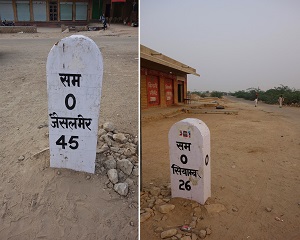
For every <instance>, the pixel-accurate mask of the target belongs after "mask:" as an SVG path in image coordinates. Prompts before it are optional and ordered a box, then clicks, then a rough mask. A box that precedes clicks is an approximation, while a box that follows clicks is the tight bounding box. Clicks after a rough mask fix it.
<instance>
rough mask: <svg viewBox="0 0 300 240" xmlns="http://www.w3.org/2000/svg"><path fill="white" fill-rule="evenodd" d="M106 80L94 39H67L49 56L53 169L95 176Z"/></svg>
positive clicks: (81, 37) (50, 135) (50, 131)
mask: <svg viewBox="0 0 300 240" xmlns="http://www.w3.org/2000/svg"><path fill="white" fill-rule="evenodd" d="M102 79H103V59H102V55H101V52H100V50H99V48H98V46H97V45H96V44H95V42H94V41H93V40H91V39H90V38H88V37H85V36H82V35H73V36H70V37H67V38H64V39H62V40H60V41H59V42H57V43H56V44H55V45H54V46H53V47H52V49H51V51H50V52H49V55H48V59H47V90H48V118H49V143H50V167H54V168H68V169H73V170H76V171H84V172H88V173H94V172H95V160H96V147H97V133H98V119H99V112H100V99H101V88H102Z"/></svg>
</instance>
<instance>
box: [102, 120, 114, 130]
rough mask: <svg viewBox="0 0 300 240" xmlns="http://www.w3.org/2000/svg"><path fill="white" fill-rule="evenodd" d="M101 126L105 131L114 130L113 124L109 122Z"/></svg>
mask: <svg viewBox="0 0 300 240" xmlns="http://www.w3.org/2000/svg"><path fill="white" fill-rule="evenodd" d="M103 128H104V130H105V131H107V132H113V131H114V130H115V126H114V125H113V124H112V123H111V122H106V123H104V124H103Z"/></svg>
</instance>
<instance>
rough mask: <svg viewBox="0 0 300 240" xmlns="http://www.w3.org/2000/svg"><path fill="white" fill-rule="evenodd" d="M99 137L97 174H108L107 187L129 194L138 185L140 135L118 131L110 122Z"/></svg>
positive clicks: (105, 124) (105, 125) (101, 130)
mask: <svg viewBox="0 0 300 240" xmlns="http://www.w3.org/2000/svg"><path fill="white" fill-rule="evenodd" d="M98 137H99V139H98V145H97V148H98V150H97V157H96V174H101V175H106V176H107V177H108V181H107V182H106V184H107V187H109V188H113V189H114V190H115V191H116V192H117V193H118V194H120V195H121V196H127V194H128V191H129V188H134V189H135V188H136V189H137V185H138V176H139V166H138V137H137V136H132V135H131V134H128V133H120V132H118V131H117V130H116V129H115V127H114V125H113V124H112V123H110V122H107V123H104V124H103V126H101V128H100V129H99V131H98ZM136 189H135V190H136Z"/></svg>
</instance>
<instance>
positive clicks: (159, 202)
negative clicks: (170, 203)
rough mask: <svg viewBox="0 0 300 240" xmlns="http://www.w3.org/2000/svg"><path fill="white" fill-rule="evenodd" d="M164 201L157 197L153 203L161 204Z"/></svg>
mask: <svg viewBox="0 0 300 240" xmlns="http://www.w3.org/2000/svg"><path fill="white" fill-rule="evenodd" d="M163 203H165V202H164V201H163V200H162V199H160V198H158V199H157V200H156V201H155V205H159V204H163Z"/></svg>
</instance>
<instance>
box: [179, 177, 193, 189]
mask: <svg viewBox="0 0 300 240" xmlns="http://www.w3.org/2000/svg"><path fill="white" fill-rule="evenodd" d="M179 182H180V184H179V190H183V191H184V190H187V191H191V189H192V187H191V185H190V184H189V183H190V181H186V182H184V181H183V180H181V179H180V180H179Z"/></svg>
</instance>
